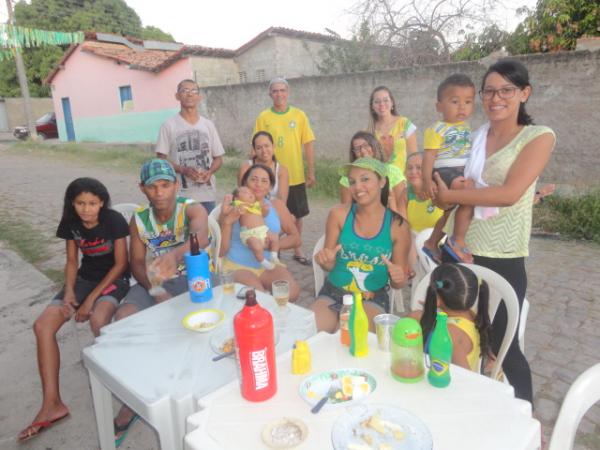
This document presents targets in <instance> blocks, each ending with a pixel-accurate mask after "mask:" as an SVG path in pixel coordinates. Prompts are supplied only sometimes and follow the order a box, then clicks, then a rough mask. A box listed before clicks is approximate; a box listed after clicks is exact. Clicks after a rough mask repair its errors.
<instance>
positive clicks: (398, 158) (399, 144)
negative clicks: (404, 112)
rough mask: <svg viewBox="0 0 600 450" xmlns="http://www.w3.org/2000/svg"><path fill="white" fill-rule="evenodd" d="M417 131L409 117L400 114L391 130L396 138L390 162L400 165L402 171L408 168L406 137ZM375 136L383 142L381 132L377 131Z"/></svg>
mask: <svg viewBox="0 0 600 450" xmlns="http://www.w3.org/2000/svg"><path fill="white" fill-rule="evenodd" d="M415 131H417V127H416V126H415V125H414V124H413V123H412V122H411V120H410V119H409V118H408V117H402V116H399V117H398V120H396V123H395V124H394V126H393V127H392V129H391V130H390V132H389V134H390V135H391V136H392V137H393V138H394V153H392V156H391V158H390V161H389V162H390V163H392V164H394V165H395V166H397V167H399V168H400V170H401V171H402V173H404V169H405V168H406V138H408V137H410V136H411V135H412V134H413V133H414V132H415ZM375 137H376V138H377V140H378V141H380V142H381V137H382V134H381V133H379V132H377V131H375Z"/></svg>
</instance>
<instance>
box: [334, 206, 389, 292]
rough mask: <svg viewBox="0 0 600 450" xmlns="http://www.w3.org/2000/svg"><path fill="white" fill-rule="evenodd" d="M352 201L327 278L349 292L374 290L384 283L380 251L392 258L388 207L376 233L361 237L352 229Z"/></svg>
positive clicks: (381, 286) (384, 276)
mask: <svg viewBox="0 0 600 450" xmlns="http://www.w3.org/2000/svg"><path fill="white" fill-rule="evenodd" d="M355 209H356V205H355V204H352V207H351V208H350V211H349V212H348V215H347V216H346V221H345V222H344V226H343V227H342V231H341V233H340V237H339V239H338V243H339V244H341V245H342V248H341V250H340V251H339V252H338V253H337V255H336V259H335V266H334V267H333V270H332V271H331V272H330V273H329V281H330V282H331V284H333V285H334V286H335V287H337V288H340V289H344V290H346V291H349V292H374V291H377V290H378V289H381V288H383V287H385V285H386V284H387V283H388V278H389V277H388V270H387V266H386V265H385V263H384V262H383V260H382V259H381V255H385V257H386V258H388V259H392V247H393V243H392V235H391V225H392V218H393V216H392V211H390V210H389V209H388V208H386V209H385V214H384V218H383V223H382V225H381V228H380V229H379V232H378V233H377V235H375V236H374V237H372V238H363V237H361V236H358V235H357V234H356V232H355V231H354V222H355Z"/></svg>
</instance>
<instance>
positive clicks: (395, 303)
mask: <svg viewBox="0 0 600 450" xmlns="http://www.w3.org/2000/svg"><path fill="white" fill-rule="evenodd" d="M323 245H325V235H323V236H321V237H320V238H319V239H318V240H317V242H316V243H315V247H314V248H313V252H312V259H313V276H314V279H315V298H316V297H318V296H319V291H320V290H321V288H322V287H323V283H324V282H325V271H324V270H323V269H322V268H321V266H320V265H319V264H317V262H316V261H315V255H316V254H317V253H318V252H319V250H321V249H322V248H323ZM394 308H395V309H396V311H398V312H402V311H404V301H403V297H402V290H401V289H393V288H392V292H391V296H390V314H391V313H393V312H394Z"/></svg>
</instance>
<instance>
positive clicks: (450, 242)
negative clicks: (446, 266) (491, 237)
mask: <svg viewBox="0 0 600 450" xmlns="http://www.w3.org/2000/svg"><path fill="white" fill-rule="evenodd" d="M442 249H444V250H445V251H446V252H447V253H448V254H449V255H450V256H451V257H452V259H454V261H456V262H459V263H460V262H462V263H471V262H472V259H471V260H467V259H465V258H468V256H467V255H471V252H470V251H469V249H468V248H466V247H462V248H461V247H459V246H458V245H457V244H456V241H455V240H454V237H449V238H448V239H446V242H445V243H444V245H443V246H442ZM459 252H460V253H459ZM461 254H462V255H463V256H462V257H461V256H460V255H461ZM471 258H472V257H471Z"/></svg>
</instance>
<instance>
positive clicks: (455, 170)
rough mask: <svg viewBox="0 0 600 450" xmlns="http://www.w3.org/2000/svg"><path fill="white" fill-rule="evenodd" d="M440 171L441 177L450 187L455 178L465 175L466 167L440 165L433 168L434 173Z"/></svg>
mask: <svg viewBox="0 0 600 450" xmlns="http://www.w3.org/2000/svg"><path fill="white" fill-rule="evenodd" d="M435 172H437V173H439V174H440V178H441V179H442V180H444V183H445V184H446V186H447V187H448V189H450V185H451V184H452V182H453V181H454V179H455V178H458V177H464V176H465V167H464V166H459V167H439V168H437V169H433V173H435Z"/></svg>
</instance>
